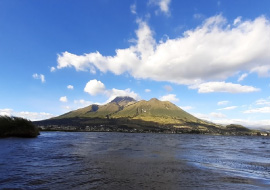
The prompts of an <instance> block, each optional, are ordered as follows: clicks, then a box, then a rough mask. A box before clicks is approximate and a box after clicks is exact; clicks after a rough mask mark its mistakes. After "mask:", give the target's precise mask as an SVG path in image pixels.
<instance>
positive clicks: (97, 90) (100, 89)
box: [84, 79, 106, 96]
mask: <svg viewBox="0 0 270 190" xmlns="http://www.w3.org/2000/svg"><path fill="white" fill-rule="evenodd" d="M105 90H106V88H105V85H104V84H103V83H102V82H101V81H97V80H96V79H94V80H90V81H89V82H88V83H87V84H86V86H85V88H84V91H85V92H87V93H88V94H90V95H92V96H95V95H97V94H102V93H104V91H105Z"/></svg>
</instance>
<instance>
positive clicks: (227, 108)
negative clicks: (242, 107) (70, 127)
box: [218, 106, 238, 110]
mask: <svg viewBox="0 0 270 190" xmlns="http://www.w3.org/2000/svg"><path fill="white" fill-rule="evenodd" d="M236 108H238V106H229V107H225V108H220V109H218V110H234V109H236Z"/></svg>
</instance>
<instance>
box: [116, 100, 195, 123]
mask: <svg viewBox="0 0 270 190" xmlns="http://www.w3.org/2000/svg"><path fill="white" fill-rule="evenodd" d="M111 117H112V118H130V119H140V120H143V121H152V122H157V123H160V124H180V123H184V122H186V121H189V122H196V121H198V120H199V119H198V118H196V117H194V116H192V115H191V114H189V113H187V112H185V111H183V110H182V109H181V108H179V107H178V106H176V105H174V104H172V103H171V102H169V101H160V100H158V99H156V98H152V99H151V100H149V101H145V100H142V101H139V102H136V103H133V104H131V105H128V106H126V107H125V108H124V109H123V110H120V111H118V112H116V113H114V114H112V115H111Z"/></svg>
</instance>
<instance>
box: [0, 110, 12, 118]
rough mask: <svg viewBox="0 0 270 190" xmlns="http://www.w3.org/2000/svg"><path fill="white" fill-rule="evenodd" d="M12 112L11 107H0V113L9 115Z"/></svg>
mask: <svg viewBox="0 0 270 190" xmlns="http://www.w3.org/2000/svg"><path fill="white" fill-rule="evenodd" d="M12 112H13V110H12V109H0V115H6V116H11V115H12Z"/></svg>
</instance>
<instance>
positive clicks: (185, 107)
mask: <svg viewBox="0 0 270 190" xmlns="http://www.w3.org/2000/svg"><path fill="white" fill-rule="evenodd" d="M179 107H180V108H181V109H183V110H186V111H187V110H191V109H193V107H192V106H179Z"/></svg>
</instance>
